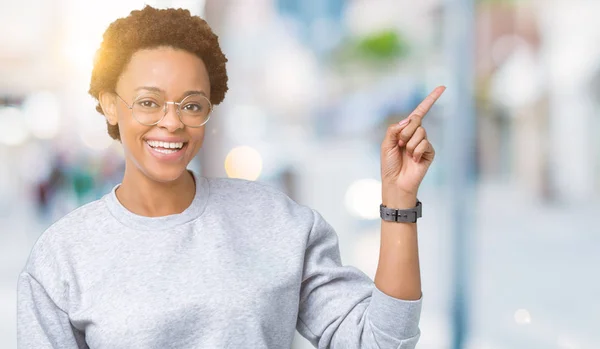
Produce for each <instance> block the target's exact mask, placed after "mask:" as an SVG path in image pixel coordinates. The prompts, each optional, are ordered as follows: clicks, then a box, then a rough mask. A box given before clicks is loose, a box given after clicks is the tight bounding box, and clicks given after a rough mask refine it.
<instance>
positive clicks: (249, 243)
mask: <svg viewBox="0 0 600 349" xmlns="http://www.w3.org/2000/svg"><path fill="white" fill-rule="evenodd" d="M226 61H227V59H226V58H225V56H224V55H223V53H222V52H221V49H220V47H219V43H218V40H217V36H216V35H215V34H214V33H213V32H212V31H211V29H210V27H209V26H208V25H207V24H206V22H205V21H204V20H202V19H201V18H199V17H196V16H191V15H190V13H189V12H188V11H186V10H181V9H178V10H175V9H168V10H157V9H154V8H152V7H145V8H144V9H143V10H141V11H133V12H131V14H130V15H129V16H128V17H126V18H121V19H118V20H116V21H115V22H114V23H112V24H111V25H110V26H109V28H108V29H107V30H106V32H105V34H104V40H103V42H102V45H101V47H100V49H99V51H98V57H97V60H96V62H95V66H94V69H93V73H92V79H91V86H90V91H89V92H90V94H91V95H92V96H94V97H95V98H96V99H97V100H98V102H99V105H98V108H97V109H98V111H99V112H100V113H102V114H103V115H104V117H105V118H106V121H107V125H108V133H109V134H110V136H111V137H113V138H115V139H117V140H120V142H121V143H122V145H123V149H124V153H125V159H126V169H125V174H124V177H123V180H122V183H121V184H120V185H117V186H116V187H115V188H114V189H113V190H112V192H110V193H108V194H106V195H105V196H104V197H102V198H101V199H100V200H97V201H94V202H92V203H89V204H87V205H84V206H82V207H80V208H78V209H77V210H75V211H73V212H71V213H69V214H68V215H66V216H65V217H63V218H62V219H60V220H59V221H57V222H55V223H54V224H53V225H52V226H51V227H50V228H48V229H47V230H46V231H45V232H44V233H43V234H42V235H41V237H40V238H39V239H38V241H37V242H36V244H35V246H34V247H33V249H32V251H31V254H30V256H29V259H28V261H27V264H26V266H25V268H24V270H23V272H22V273H21V275H20V278H19V284H18V345H19V348H35V349H43V348H289V347H290V346H291V343H292V338H293V335H294V332H295V330H298V331H299V332H300V334H302V336H304V337H306V338H307V339H308V340H310V342H311V343H312V344H313V345H314V346H315V347H318V348H329V347H331V348H394V349H397V348H414V347H415V344H416V342H417V340H418V338H419V335H420V332H419V328H418V322H419V316H420V309H421V284H420V272H419V261H418V252H417V229H416V223H415V221H416V218H417V217H418V216H420V214H418V213H417V212H419V213H420V211H418V208H420V206H419V205H420V203H418V205H417V202H418V201H417V190H418V187H419V184H420V183H421V180H422V179H423V176H424V175H425V173H426V172H427V169H428V167H429V165H430V164H431V162H432V160H433V157H434V150H433V148H432V146H431V144H430V143H429V142H428V141H427V137H426V133H425V130H424V129H423V128H422V127H421V126H420V125H421V119H422V118H423V117H424V115H425V114H426V113H427V111H428V109H429V108H430V107H431V105H432V104H433V103H434V102H435V100H436V99H437V98H438V97H439V96H440V95H441V93H442V92H443V88H441V87H440V88H438V89H436V90H434V92H433V93H432V94H431V95H430V96H429V97H428V98H427V99H426V100H425V101H424V102H423V103H422V104H421V105H420V106H419V107H418V108H417V110H415V112H414V113H413V114H412V115H411V116H409V117H408V118H407V119H405V120H404V121H403V122H401V123H400V124H395V125H391V126H390V127H389V128H388V131H387V134H386V135H385V139H384V141H383V143H382V146H381V171H382V172H381V174H382V183H383V192H382V199H383V205H385V206H386V207H387V208H385V207H382V218H384V219H383V220H382V231H381V234H382V235H381V251H380V259H379V266H378V269H377V274H376V278H375V282H373V281H372V280H370V279H369V278H368V277H367V276H366V275H365V274H363V273H362V272H360V271H359V270H357V269H356V268H352V267H348V266H343V265H342V263H341V260H340V254H339V249H338V241H337V235H336V233H335V231H334V230H333V228H332V227H331V226H330V225H329V224H328V223H327V222H326V221H325V220H324V219H323V218H322V217H321V216H320V215H319V213H317V212H316V211H314V210H313V209H311V208H309V207H306V206H302V205H299V204H297V203H295V202H294V201H292V200H291V199H290V198H288V197H287V196H286V195H284V194H283V193H281V192H279V191H277V190H276V189H274V188H272V187H269V186H267V185H264V184H260V183H256V182H250V181H245V180H237V179H225V178H205V177H202V176H200V175H198V174H197V173H194V172H191V171H189V170H187V169H186V168H187V165H188V164H189V162H190V161H191V160H192V159H193V158H194V156H195V155H196V153H197V152H198V150H199V149H200V148H201V147H202V143H203V140H204V134H205V128H204V125H205V124H206V122H208V120H209V116H210V112H211V110H212V106H213V105H216V104H219V103H220V102H222V101H223V98H224V97H225V92H226V91H227V73H226V69H225V63H226ZM415 207H416V209H415ZM393 209H401V210H407V211H395V210H393ZM389 212H392V213H391V215H390V213H389ZM390 217H392V218H391V219H390ZM407 217H410V218H407Z"/></svg>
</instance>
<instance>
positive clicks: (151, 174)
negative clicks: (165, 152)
mask: <svg viewBox="0 0 600 349" xmlns="http://www.w3.org/2000/svg"><path fill="white" fill-rule="evenodd" d="M186 170H187V164H185V165H183V164H182V165H179V166H174V165H170V166H165V165H161V164H152V165H150V166H145V168H143V169H142V172H143V173H144V174H145V175H146V176H147V177H148V178H150V179H151V180H153V181H155V182H160V183H168V182H174V181H176V180H178V179H179V178H181V176H183V175H184V174H185V172H186Z"/></svg>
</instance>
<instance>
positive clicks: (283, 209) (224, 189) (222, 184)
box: [208, 178, 313, 221]
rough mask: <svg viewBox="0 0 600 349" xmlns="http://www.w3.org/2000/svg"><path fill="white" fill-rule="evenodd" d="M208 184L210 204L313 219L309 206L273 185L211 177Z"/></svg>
mask: <svg viewBox="0 0 600 349" xmlns="http://www.w3.org/2000/svg"><path fill="white" fill-rule="evenodd" d="M208 182H209V187H210V197H211V199H212V200H213V202H217V203H218V204H219V205H220V206H222V207H229V208H233V209H234V210H235V211H236V212H238V213H239V212H252V213H254V214H257V215H258V216H259V217H261V216H264V215H268V216H269V217H271V218H273V217H277V216H281V217H282V218H283V217H288V216H290V215H292V216H294V217H296V218H304V219H305V220H310V221H312V219H313V210H312V209H311V208H310V207H308V206H305V205H302V204H299V203H298V202H296V201H294V200H293V199H292V198H290V197H289V196H288V195H287V194H286V193H284V192H283V191H281V190H280V189H278V188H276V187H275V186H273V185H270V184H267V183H262V182H258V181H249V180H244V179H235V178H210V179H208Z"/></svg>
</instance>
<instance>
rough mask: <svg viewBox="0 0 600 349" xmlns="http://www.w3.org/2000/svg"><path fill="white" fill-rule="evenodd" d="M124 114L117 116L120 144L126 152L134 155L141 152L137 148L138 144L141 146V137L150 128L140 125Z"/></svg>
mask: <svg viewBox="0 0 600 349" xmlns="http://www.w3.org/2000/svg"><path fill="white" fill-rule="evenodd" d="M125 113H126V112H125ZM125 113H121V114H120V115H119V134H120V135H121V143H122V144H123V147H124V148H125V150H126V151H127V152H131V153H136V152H139V151H140V150H141V149H139V148H140V144H143V142H142V136H143V135H144V133H146V132H147V131H148V130H149V129H150V127H148V126H144V125H140V124H139V123H138V122H137V121H135V120H133V119H132V118H131V117H130V116H129V115H128V114H125Z"/></svg>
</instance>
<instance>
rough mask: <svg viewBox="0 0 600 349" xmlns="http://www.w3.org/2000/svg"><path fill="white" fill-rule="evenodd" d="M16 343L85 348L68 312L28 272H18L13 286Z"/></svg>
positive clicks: (38, 347) (24, 347)
mask: <svg viewBox="0 0 600 349" xmlns="http://www.w3.org/2000/svg"><path fill="white" fill-rule="evenodd" d="M17 347H18V348H19V349H30V348H36V349H45V348H52V349H80V348H88V347H87V345H86V344H85V339H84V338H83V335H82V334H80V333H79V332H76V331H75V330H74V328H73V327H72V326H71V323H70V321H69V316H68V315H67V313H66V312H65V311H63V310H62V309H61V308H59V307H58V306H57V305H56V303H55V302H54V301H53V300H52V299H51V298H50V296H49V295H48V293H47V292H46V290H45V289H44V287H43V286H42V285H41V284H40V283H39V282H38V281H37V280H36V279H35V278H34V277H33V276H31V275H30V274H29V273H27V272H22V273H21V275H20V276H19V281H18V287H17Z"/></svg>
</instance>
